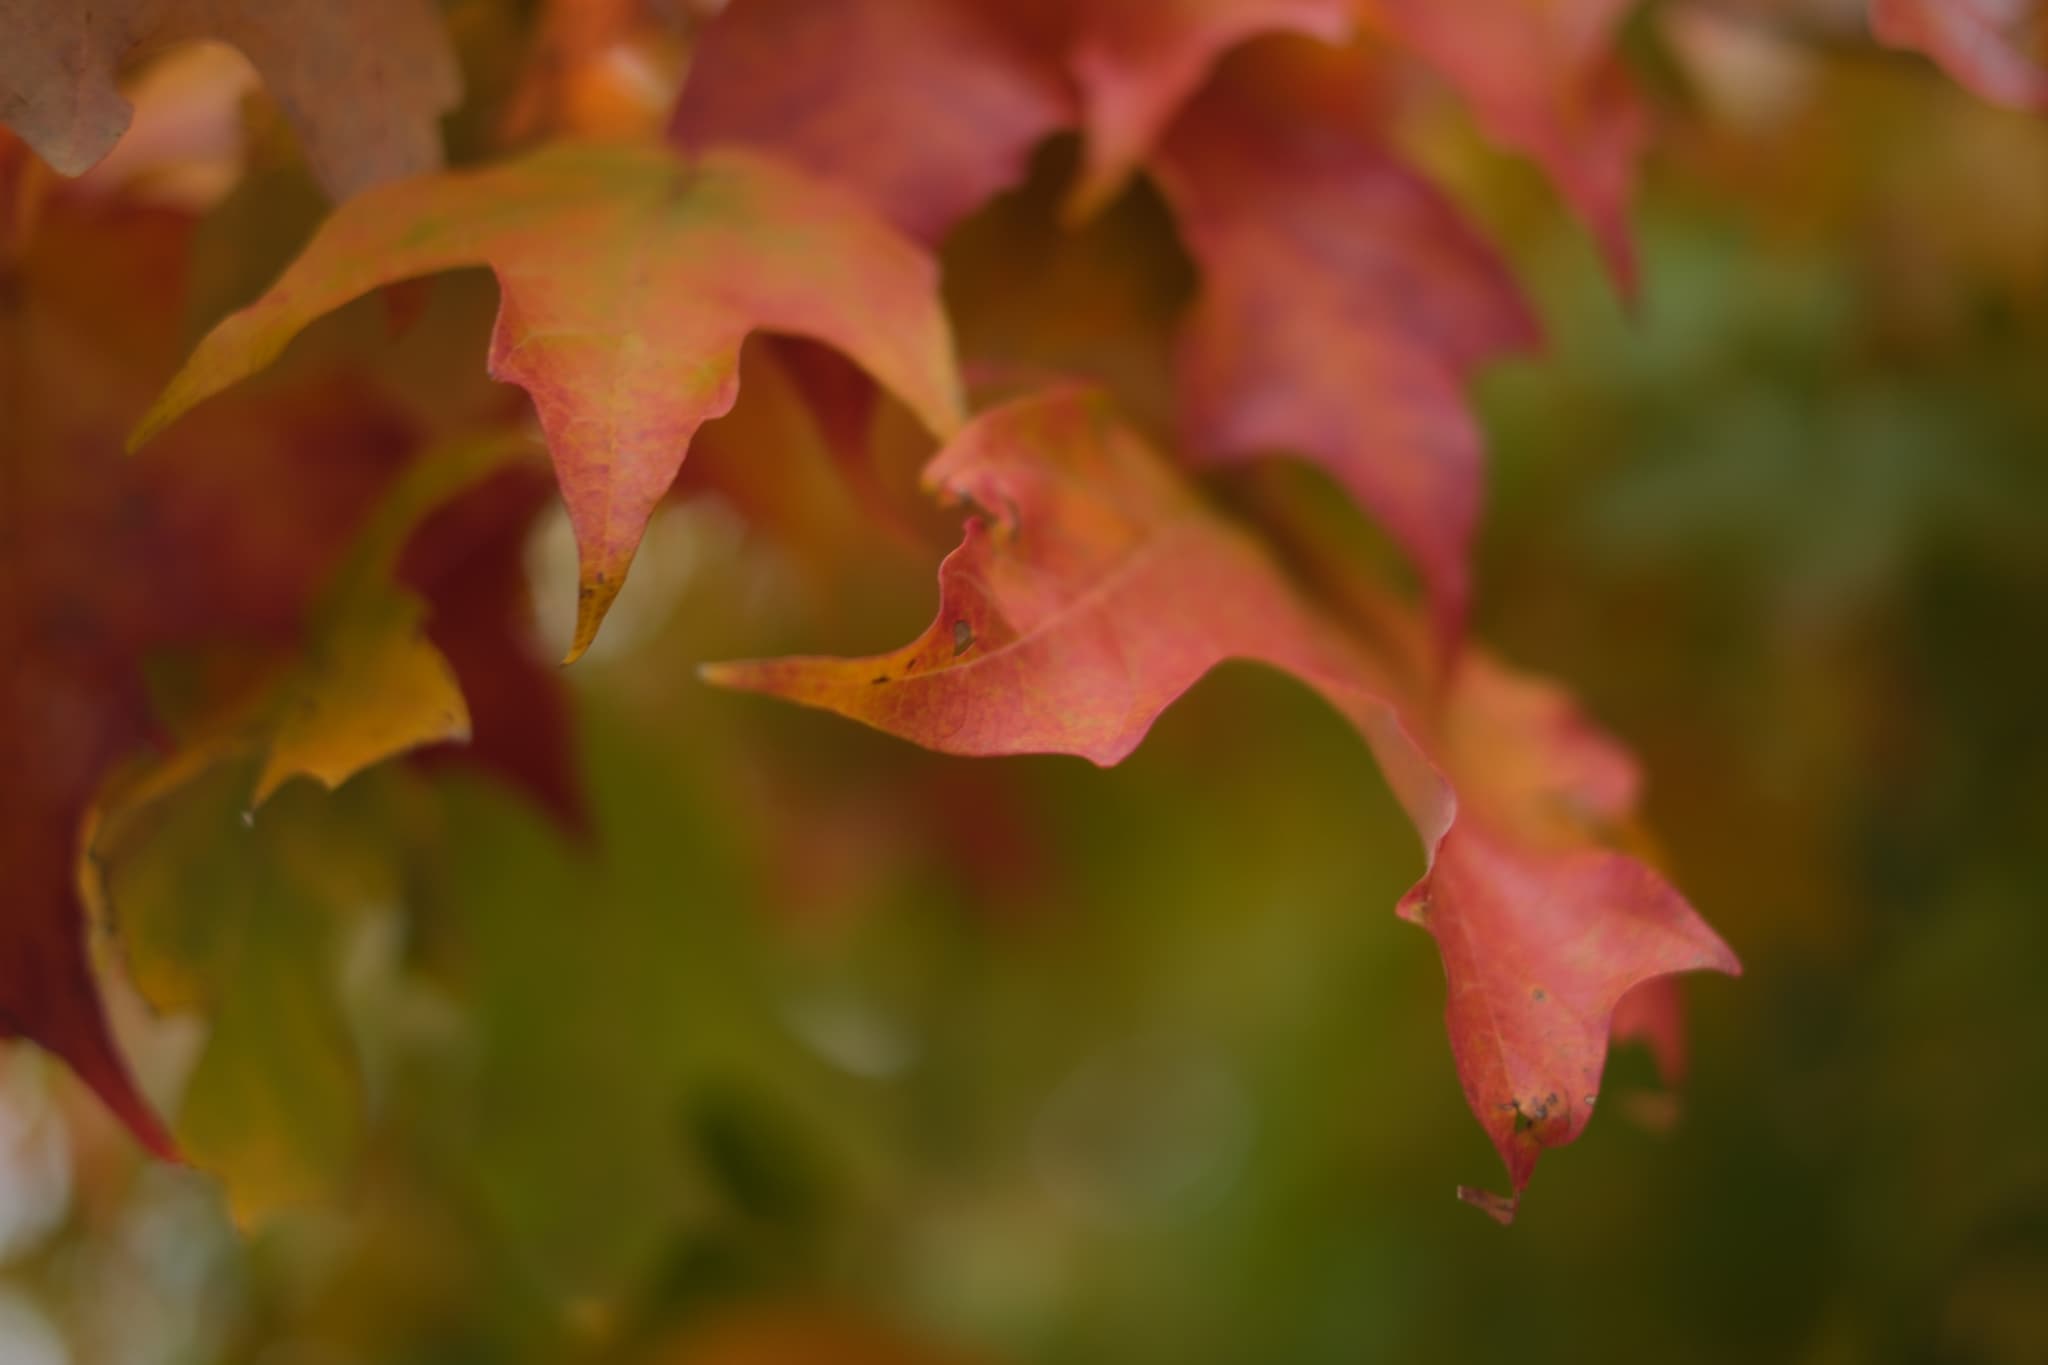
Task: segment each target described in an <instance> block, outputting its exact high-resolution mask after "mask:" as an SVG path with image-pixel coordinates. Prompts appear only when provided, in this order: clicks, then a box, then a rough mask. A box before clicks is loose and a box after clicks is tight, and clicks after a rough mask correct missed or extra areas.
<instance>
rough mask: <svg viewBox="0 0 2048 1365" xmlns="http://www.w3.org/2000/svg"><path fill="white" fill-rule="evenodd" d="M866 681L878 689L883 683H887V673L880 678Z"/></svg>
mask: <svg viewBox="0 0 2048 1365" xmlns="http://www.w3.org/2000/svg"><path fill="white" fill-rule="evenodd" d="M868 681H869V682H870V683H872V684H873V685H874V686H876V687H880V686H881V685H882V684H883V683H885V682H887V681H889V675H888V674H887V673H884V674H883V675H882V676H881V677H879V678H870V679H868Z"/></svg>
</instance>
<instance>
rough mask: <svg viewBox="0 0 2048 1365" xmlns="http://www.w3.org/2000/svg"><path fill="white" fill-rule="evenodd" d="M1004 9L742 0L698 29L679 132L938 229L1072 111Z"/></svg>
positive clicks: (919, 226)
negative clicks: (758, 155)
mask: <svg viewBox="0 0 2048 1365" xmlns="http://www.w3.org/2000/svg"><path fill="white" fill-rule="evenodd" d="M1004 8H1005V7H1004V6H1000V5H998V6H990V5H986V4H977V3H964V2H963V0H736V2H735V3H733V4H730V5H728V6H726V8H725V9H724V10H723V11H722V12H721V13H720V14H719V15H718V17H717V18H716V19H714V20H712V21H711V23H710V24H708V25H707V26H706V27H705V30H704V32H703V35H702V37H701V38H700V39H699V41H698V44H697V50H696V54H695V58H694V60H693V62H692V64H691V73H690V77H689V80H688V82H687V83H686V84H685V85H684V87H683V94H682V98H681V100H680V101H679V102H678V103H677V105H676V111H675V117H674V120H673V122H672V123H671V125H670V136H671V137H672V138H673V139H674V140H675V141H676V142H677V143H678V144H679V145H680V146H682V147H684V148H685V149H702V148H706V147H710V146H714V145H716V144H718V143H722V142H729V143H737V144H740V145H743V146H751V147H759V148H762V149H764V150H768V151H773V152H776V153H779V154H780V155H782V156H784V157H787V158H789V159H790V160H792V161H794V162H795V163H796V164H797V165H799V166H802V167H803V168H804V169H806V170H808V171H810V172H812V173H813V174H815V175H818V176H820V177H822V178H824V179H827V180H830V181H833V182H834V183H837V184H840V185H843V186H845V187H847V188H849V189H851V190H853V191H854V192H855V193H857V194H859V195H860V196H861V197H862V198H863V199H865V200H866V201H867V202H868V203H869V204H871V205H873V206H874V207H875V208H876V209H877V210H878V211H880V212H881V213H882V214H883V216H884V217H886V218H888V219H889V220H890V221H891V222H893V223H895V224H896V226H898V227H899V228H901V229H903V231H905V232H907V233H909V234H910V235H912V236H913V237H916V238H918V239H919V240H921V241H926V242H936V241H937V240H938V239H939V238H941V237H943V236H944V235H945V234H946V232H947V230H948V229H950V228H951V227H952V226H953V224H955V223H957V222H958V221H959V220H960V219H961V218H963V217H965V216H966V215H967V214H969V213H971V212H972V211H973V210H974V209H975V208H976V207H978V206H979V205H980V204H981V203H982V202H983V201H984V200H986V199H988V198H989V197H990V196H992V195H994V194H996V193H998V192H999V191H1001V190H1003V189H1006V188H1008V187H1009V186H1010V185H1013V184H1015V183H1016V182H1017V181H1018V180H1020V179H1022V178H1023V175H1024V167H1025V162H1026V160H1027V158H1028V157H1029V155H1030V152H1031V148H1032V147H1033V146H1035V145H1036V144H1037V143H1038V142H1039V141H1040V140H1041V139H1042V138H1044V137H1046V136H1048V135H1049V134H1051V133H1052V132H1054V131H1055V130H1057V129H1059V128H1061V127H1064V126H1067V125H1068V124H1070V123H1071V122H1072V118H1073V115H1072V112H1071V101H1070V98H1069V96H1068V94H1067V92H1066V90H1065V89H1064V88H1063V87H1062V85H1061V82H1060V76H1059V69H1058V66H1057V63H1056V60H1055V59H1054V56H1053V54H1052V53H1051V52H1050V51H1049V50H1047V48H1046V46H1045V44H1044V41H1043V40H1042V39H1035V38H1034V35H1033V34H1032V32H1031V31H1030V30H1029V29H1028V27H1027V26H1026V25H1023V24H1018V23H1011V22H1009V21H1008V18H1007V16H1006V15H1005V14H1003V13H1001V12H999V11H1001V10H1003V9H1004Z"/></svg>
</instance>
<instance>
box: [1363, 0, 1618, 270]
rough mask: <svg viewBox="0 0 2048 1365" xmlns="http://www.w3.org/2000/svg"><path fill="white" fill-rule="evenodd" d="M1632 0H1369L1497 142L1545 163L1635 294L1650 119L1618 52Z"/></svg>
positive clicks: (1368, 5)
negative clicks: (1638, 213)
mask: <svg viewBox="0 0 2048 1365" xmlns="http://www.w3.org/2000/svg"><path fill="white" fill-rule="evenodd" d="M1632 5H1633V0H1366V9H1367V12H1368V14H1371V15H1373V16H1375V17H1376V18H1377V20H1378V22H1380V23H1381V24H1384V25H1385V26H1386V28H1387V29H1388V30H1389V31H1390V32H1391V33H1392V34H1393V35H1394V37H1395V38H1396V40H1397V41H1399V42H1400V43H1402V44H1403V45H1404V46H1406V47H1407V48H1408V49H1410V50H1411V51H1413V52H1414V53H1415V54H1416V55H1417V56H1419V57H1420V58H1422V60H1424V61H1425V62H1427V63H1429V64H1430V65H1431V66H1434V67H1435V68H1436V69H1437V70H1439V71H1440V72H1442V73H1443V75H1444V77H1445V79H1446V80H1448V81H1449V82H1450V83H1451V85H1452V86H1453V87H1455V88H1456V89H1457V90H1458V92H1459V93H1460V94H1461V95H1463V96H1464V98H1465V100H1466V102H1467V103H1469V104H1470V105H1471V107H1472V111H1473V113H1474V115H1476V116H1477V118H1478V120H1479V124H1480V126H1481V127H1482V128H1483V129H1484V130H1485V131H1486V133H1487V134H1488V136H1490V137H1492V138H1493V139H1494V140H1495V141H1497V142H1499V143H1500V144H1501V145H1502V146H1504V147H1507V148H1509V149H1511V150H1513V151H1517V152H1520V153H1522V154H1523V155H1525V156H1527V157H1528V158H1529V159H1530V160H1532V161H1534V162H1535V163H1536V164H1537V165H1539V166H1541V167H1542V168H1543V169H1544V171H1545V172H1546V173H1547V174H1548V175H1549V176H1550V178H1551V180H1552V181H1553V182H1554V183H1555V184H1556V185H1557V187H1558V189H1559V191H1560V192H1561V193H1562V194H1563V196H1564V199H1565V202H1566V203H1568V204H1569V205H1571V207H1572V208H1573V209H1574V210H1576V211H1577V212H1578V214H1579V216H1580V217H1582V218H1583V219H1585V221H1586V223H1587V224H1588V225H1589V226H1590V227H1591V228H1592V230H1593V235H1594V238H1595V240H1597V241H1598V242H1599V244H1600V249H1601V251H1602V253H1603V254H1604V255H1605V256H1606V258H1607V263H1608V267H1609V269H1610V270H1612V271H1613V273H1614V277H1615V279H1617V280H1618V281H1620V283H1621V285H1622V288H1623V289H1624V290H1625V291H1630V292H1632V291H1633V289H1634V287H1635V247H1634V244H1633V241H1632V238H1631V236H1630V233H1629V225H1628V211H1629V203H1630V200H1631V198H1632V197H1633V195H1634V192H1635V182H1636V173H1637V165H1638V163H1639V162H1640V161H1641V159H1642V155H1643V150H1644V148H1645V147H1646V146H1647V145H1648V143H1649V134H1650V128H1649V115H1648V111H1647V110H1646V109H1645V108H1644V106H1643V104H1642V101H1641V99H1640V97H1639V96H1638V95H1637V93H1636V90H1635V86H1634V83H1633V82H1632V81H1631V80H1630V79H1629V77H1628V73H1627V72H1626V71H1625V70H1624V69H1623V67H1622V65H1621V61H1620V59H1619V57H1618V56H1617V55H1616V53H1615V52H1614V51H1613V42H1614V30H1615V29H1616V27H1617V26H1618V25H1619V24H1620V22H1621V20H1622V18H1623V17H1624V16H1625V15H1626V14H1627V12H1628V10H1629V9H1630V8H1631V7H1632Z"/></svg>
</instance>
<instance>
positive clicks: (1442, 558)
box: [1154, 41, 1537, 642]
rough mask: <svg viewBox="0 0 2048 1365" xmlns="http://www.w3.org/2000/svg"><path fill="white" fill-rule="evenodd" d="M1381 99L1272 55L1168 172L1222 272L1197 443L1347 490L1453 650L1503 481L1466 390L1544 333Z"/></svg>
mask: <svg viewBox="0 0 2048 1365" xmlns="http://www.w3.org/2000/svg"><path fill="white" fill-rule="evenodd" d="M1372 83H1373V71H1372V68H1371V66H1370V64H1369V63H1368V62H1367V61H1366V60H1365V59H1364V58H1363V57H1362V56H1360V55H1358V54H1355V53H1348V52H1340V51H1337V50H1334V49H1329V48H1321V47H1318V46H1316V45H1314V44H1310V43H1305V42H1303V43H1294V44H1287V43H1282V42H1279V41H1272V42H1268V43H1264V44H1260V45H1258V46H1257V47H1255V48H1249V49H1246V50H1245V51H1243V52H1241V53H1239V54H1237V55H1236V56H1234V57H1233V58H1231V59H1230V60H1229V61H1228V62H1226V63H1225V66H1224V69H1223V70H1222V71H1221V72H1220V73H1219V74H1218V76H1217V78H1216V80H1215V81H1214V82H1213V83H1212V84H1211V86H1210V87H1209V88H1208V89H1207V90H1206V91H1204V92H1203V94H1202V95H1201V96H1200V97H1199V98H1197V99H1196V100H1195V102H1194V103H1193V104H1192V105H1190V106H1189V108H1188V109H1187V111H1186V112H1185V113H1184V114H1183V115H1182V116H1181V118H1180V119H1179V120H1178V121H1177V122H1176V123H1175V124H1174V126H1173V129H1172V131H1171V133H1170V134H1169V136H1168V137H1167V139H1166V142H1165V144H1164V145H1163V146H1162V148H1161V149H1160V152H1159V154H1158V156H1157V157H1156V158H1155V162H1154V165H1155V168H1156V173H1157V175H1158V177H1159V181H1160V184H1161V187H1162V188H1163V189H1164V190H1165V191H1166V194H1167V197H1168V199H1169V200H1170V202H1171V203H1172V205H1173V208H1174V211H1175V214H1176V216H1177V218H1178V220H1179V222H1180V226H1181V231H1182V234H1183V236H1184V238H1185V240H1186V242H1187V245H1188V249H1189V251H1190V252H1191V253H1192V254H1193V256H1194V257H1195V260H1196V262H1197V264H1198V265H1199V266H1200V267H1201V270H1202V274H1201V285H1200V294H1199V296H1198V300H1197V303H1196V306H1195V308H1194V310H1193V312H1192V314H1191V316H1190V318H1189V319H1188V322H1187V324H1186V330H1185V334H1184V336H1183V339H1182V343H1181V356H1180V376H1179V383H1178V391H1179V395H1180V406H1181V431H1182V440H1183V442H1184V444H1185V445H1186V446H1187V448H1188V449H1189V450H1190V451H1191V452H1192V453H1194V454H1196V455H1197V456H1199V457H1201V458H1203V459H1206V460H1211V461H1235V460H1244V459H1249V458H1253V457H1256V456H1261V455H1266V454H1271V453H1274V452H1290V453H1297V454H1300V455H1304V456H1307V457H1308V458H1310V459H1312V460H1314V461H1315V462H1317V463H1318V464H1320V465H1322V466H1323V467H1324V468H1325V469H1327V470H1329V471H1330V473H1331V474H1332V475H1334V476H1335V477H1336V479H1337V480H1338V482H1340V483H1341V484H1343V485H1344V487H1345V488H1347V489H1348V490H1349V491H1350V492H1351V493H1352V495H1353V496H1354V497H1355V498H1357V500H1358V501H1359V502H1360V503H1361V504H1362V505H1363V506H1364V507H1365V508H1366V509H1368V510H1369V511H1370V512H1371V513H1372V515H1373V516H1374V518H1375V519H1376V520H1377V521H1378V522H1379V523H1380V524H1381V525H1382V526H1384V527H1386V528H1387V530H1388V531H1389V532H1390V533H1391V534H1392V535H1393V537H1394V539H1395V540H1396V541H1397V542H1398V543H1399V544H1400V545H1401V546H1402V547H1403V548H1404V549H1405V550H1406V551H1407V552H1408V554H1409V555H1410V556H1411V557H1412V558H1413V560H1414V562H1415V564H1416V565H1417V567H1418V568H1419V569H1420V570H1421V573H1422V577H1423V580H1424V582H1425V583H1426V585H1427V587H1428V589H1429V593H1430V596H1431V600H1432V603H1433V614H1434V616H1435V619H1436V622H1437V627H1438V630H1439V633H1440V635H1441V637H1442V639H1443V640H1445V641H1446V642H1449V641H1453V640H1455V639H1456V638H1457V636H1458V635H1459V633H1460V631H1461V629H1462V623H1463V620H1464V615H1465V607H1466V600H1467V598H1468V596H1469V591H1470V589H1469V577H1468V575H1469V570H1468V568H1467V560H1468V558H1469V553H1470V547H1471V539H1472V532H1473V528H1474V526H1475V524H1476V522H1477V520H1478V513H1479V502H1480V488H1481V475H1482V471H1481V456H1482V438H1481V434H1480V432H1479V428H1478V424H1477V422H1476V420H1475V419H1474V417H1473V416H1472V414H1471V412H1470V410H1469V408H1468V406H1467V404H1466V400H1465V395H1464V391H1463V382H1464V380H1465V379H1466V378H1468V377H1469V376H1470V375H1471V374H1472V372H1473V371H1475V370H1476V369H1477V368H1478V367H1479V366H1480V365H1481V364H1483V363H1484V362H1486V361H1487V360H1490V359H1492V358H1494V357H1497V356H1499V355H1501V354H1503V353H1506V352H1509V351H1514V350H1518V349H1524V348H1527V347H1530V346H1533V345H1534V344H1535V342H1536V339H1537V326H1536V322H1535V320H1534V318H1533V317H1531V315H1530V313H1529V310H1528V308H1527V306H1526V305H1525V304H1524V303H1523V301H1522V298H1521V295H1520V293H1519V292H1518V291H1517V289H1516V287H1515V284H1514V282H1513V280H1512V279H1511V278H1510V277H1509V275H1508V273H1507V269H1506V267H1505V266H1504V265H1503V264H1502V263H1501V261H1500V260H1499V258H1498V257H1497V256H1496V255H1495V254H1494V252H1493V251H1492V249H1491V248H1490V247H1489V246H1487V244H1486V243H1485V242H1484V241H1482V240H1481V239H1480V238H1479V237H1478V235H1477V234H1476V233H1474V232H1473V231H1472V229H1471V228H1470V227H1468V226H1467V225H1466V223H1465V222H1464V220H1463V219H1462V218H1461V217H1460V215H1459V214H1458V212H1457V210H1456V209H1455V208H1454V207H1453V206H1452V205H1451V203H1450V202H1449V201H1448V200H1447V199H1445V198H1444V196H1443V195H1442V194H1440V193H1439V192H1438V191H1437V190H1436V189H1435V188H1434V187H1433V186H1432V185H1431V184H1430V183H1429V182H1428V181H1427V180H1425V179H1424V178H1423V177H1422V176H1421V175H1420V174H1418V173H1417V172H1416V171H1415V170H1414V169H1413V168H1411V167H1410V166H1409V165H1407V164H1406V163H1405V162H1404V161H1403V160H1402V159H1401V158H1400V157H1399V156H1398V155H1397V154H1396V153H1395V152H1394V151H1393V149H1392V148H1390V147H1389V146H1388V145H1387V144H1386V142H1385V140H1384V137H1383V135H1382V127H1383V124H1384V119H1383V116H1382V113H1381V110H1380V108H1379V107H1378V103H1377V101H1376V100H1375V99H1374V98H1373V94H1372Z"/></svg>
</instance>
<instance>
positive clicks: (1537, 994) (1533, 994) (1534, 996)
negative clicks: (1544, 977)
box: [1529, 986, 1550, 1001]
mask: <svg viewBox="0 0 2048 1365" xmlns="http://www.w3.org/2000/svg"><path fill="white" fill-rule="evenodd" d="M1529 998H1530V999H1531V1000H1536V1001H1543V1000H1548V999H1549V998H1550V997H1549V996H1548V995H1546V994H1545V993H1544V991H1543V988H1542V987H1541V986H1538V987H1537V988H1536V989H1535V990H1533V991H1530V992H1529Z"/></svg>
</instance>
